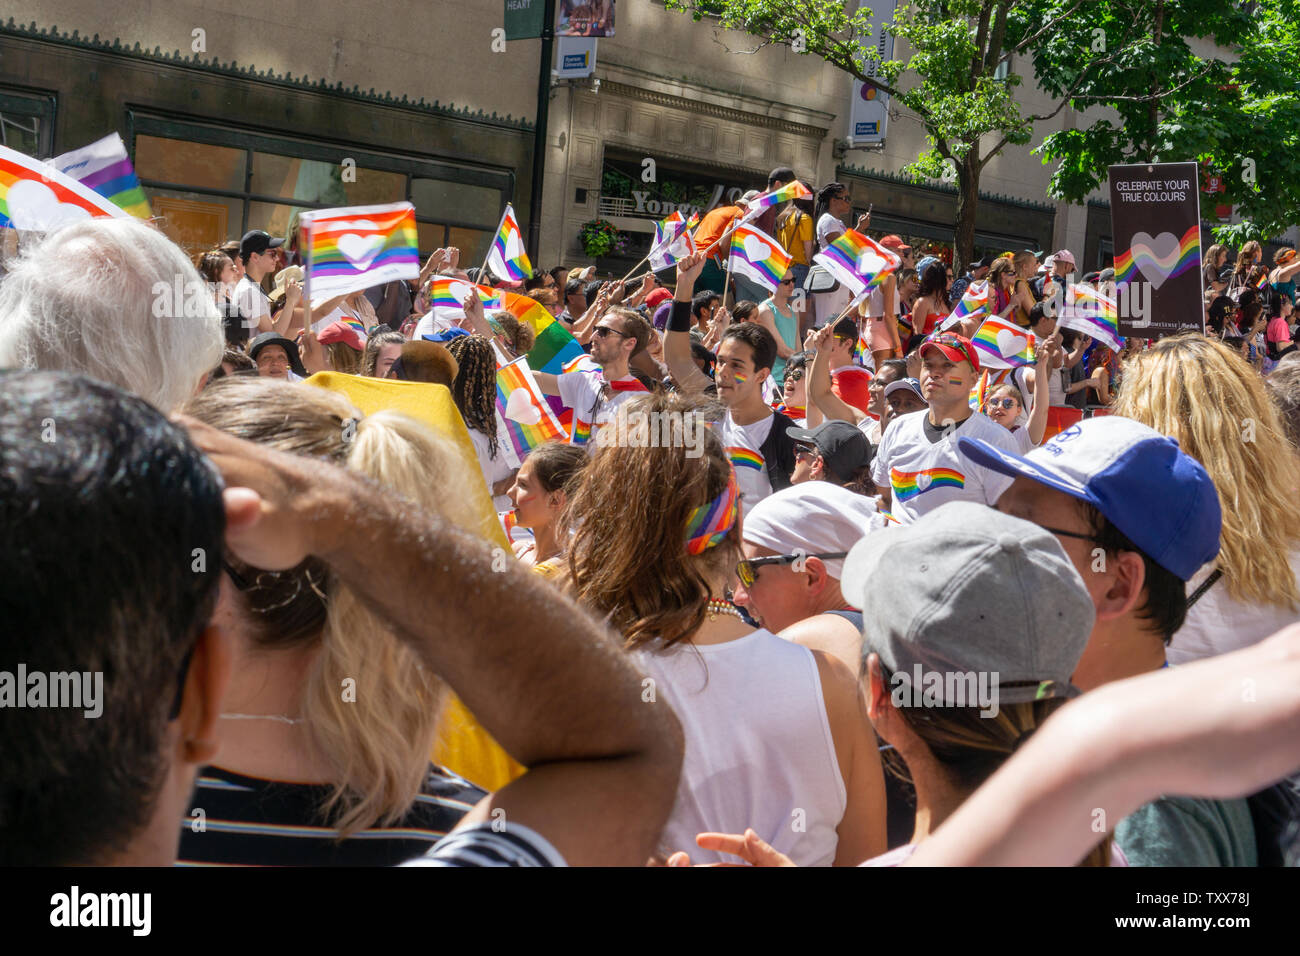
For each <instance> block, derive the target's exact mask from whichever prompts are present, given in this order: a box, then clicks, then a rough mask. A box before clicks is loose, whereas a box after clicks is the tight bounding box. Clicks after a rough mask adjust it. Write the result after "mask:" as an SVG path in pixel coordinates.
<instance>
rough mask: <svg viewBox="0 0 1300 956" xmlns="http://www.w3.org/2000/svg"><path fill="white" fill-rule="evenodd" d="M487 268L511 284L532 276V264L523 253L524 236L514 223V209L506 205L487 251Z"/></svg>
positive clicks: (526, 254) (525, 253) (516, 223)
mask: <svg viewBox="0 0 1300 956" xmlns="http://www.w3.org/2000/svg"><path fill="white" fill-rule="evenodd" d="M487 267H488V268H489V269H491V270H492V272H493V274H494V275H496V276H498V277H500V278H502V279H508V280H510V281H511V282H523V281H524V280H525V279H527V278H529V277H530V276H531V275H532V274H533V264H532V263H531V262H529V261H528V253H527V252H525V251H524V234H523V233H522V232H520V231H519V223H518V222H516V221H515V207H514V206H512V205H510V204H509V203H506V211H505V213H504V214H503V215H502V216H501V225H499V226H497V235H496V238H495V239H493V240H492V248H491V249H489V250H488V256H487Z"/></svg>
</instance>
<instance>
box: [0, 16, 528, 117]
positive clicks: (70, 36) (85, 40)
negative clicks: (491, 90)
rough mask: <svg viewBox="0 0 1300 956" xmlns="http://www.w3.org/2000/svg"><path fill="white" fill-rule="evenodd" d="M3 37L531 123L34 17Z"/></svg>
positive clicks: (7, 27) (426, 110)
mask: <svg viewBox="0 0 1300 956" xmlns="http://www.w3.org/2000/svg"><path fill="white" fill-rule="evenodd" d="M6 36H10V37H17V38H20V39H24V40H37V41H41V42H44V43H54V44H58V45H59V46H65V47H74V48H77V49H82V50H93V51H95V52H98V53H111V54H113V55H115V56H122V57H127V58H129V59H134V60H142V61H145V62H150V63H166V64H170V65H172V66H179V67H184V68H185V69H190V70H200V71H202V72H204V73H211V74H215V75H219V76H229V77H238V78H240V79H246V80H255V81H257V82H259V83H271V84H275V85H277V86H283V87H286V88H289V89H295V90H302V91H305V92H310V93H326V94H329V95H330V96H338V97H344V98H347V99H351V100H357V101H360V102H364V103H372V104H375V105H377V106H386V107H390V108H393V109H403V110H410V111H412V112H417V113H423V114H426V115H430V116H445V117H450V118H453V119H457V120H462V121H465V122H470V123H478V124H481V125H485V126H494V127H499V128H505V129H512V130H520V131H524V132H532V131H533V124H532V123H529V122H528V121H526V120H525V119H523V118H522V117H515V116H511V115H506V116H499V115H497V114H496V113H490V114H489V113H486V112H484V111H483V110H475V109H471V108H470V107H468V106H464V107H457V106H456V105H455V104H454V103H446V104H443V103H440V102H439V101H438V100H434V101H433V102H432V103H428V102H425V99H424V97H420V99H418V100H412V99H411V98H409V97H408V96H406V95H405V94H403V95H402V96H401V97H396V96H393V94H392V93H377V92H375V89H374V87H371V88H370V90H369V92H365V91H363V90H362V89H361V88H360V87H359V86H356V85H355V84H354V85H353V86H352V88H351V89H349V88H348V87H346V86H344V85H343V83H342V82H338V83H328V82H326V81H325V80H323V79H320V80H315V81H313V80H311V79H310V78H309V77H307V76H306V75H303V76H300V77H295V76H294V75H293V74H291V73H284V74H281V73H276V72H274V71H273V70H261V71H259V70H258V69H257V68H256V67H255V66H253V65H251V64H250V65H248V66H240V65H239V63H238V62H237V61H235V60H231V61H230V62H229V63H222V62H221V61H220V60H218V59H217V58H216V57H213V58H212V59H210V60H205V59H204V58H203V57H201V56H200V55H199V54H197V53H196V54H193V55H190V56H185V55H182V54H181V51H180V50H173V51H172V52H171V53H164V52H163V51H162V48H161V47H154V48H153V49H152V50H148V49H146V48H144V47H142V46H140V44H139V43H135V44H133V45H130V46H128V45H126V44H124V43H123V42H122V41H121V40H120V39H118V38H116V37H115V38H114V39H113V41H112V42H111V43H110V42H109V41H108V40H102V39H100V36H99V34H98V33H96V34H95V35H94V36H93V37H83V36H81V35H80V33H79V32H78V31H76V30H73V31H72V33H60V32H59V28H58V27H57V26H51V27H50V28H48V29H44V28H40V27H38V26H37V25H36V23H35V22H34V21H33V22H32V23H30V24H28V25H21V24H18V23H16V22H15V21H14V19H13V17H10V18H9V22H8V23H4V22H0V38H3V37H6Z"/></svg>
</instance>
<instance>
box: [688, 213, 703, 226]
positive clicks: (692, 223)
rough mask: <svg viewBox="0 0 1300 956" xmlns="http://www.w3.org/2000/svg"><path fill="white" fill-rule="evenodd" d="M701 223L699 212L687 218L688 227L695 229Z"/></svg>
mask: <svg viewBox="0 0 1300 956" xmlns="http://www.w3.org/2000/svg"><path fill="white" fill-rule="evenodd" d="M699 224H700V214H699V213H698V212H693V213H691V218H690V219H687V220H686V228H687V229H694V228H695V227H696V226H698V225H699Z"/></svg>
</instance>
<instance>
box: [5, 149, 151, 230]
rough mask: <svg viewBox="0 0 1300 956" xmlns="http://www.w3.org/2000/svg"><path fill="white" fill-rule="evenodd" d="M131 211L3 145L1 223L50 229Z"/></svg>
mask: <svg viewBox="0 0 1300 956" xmlns="http://www.w3.org/2000/svg"><path fill="white" fill-rule="evenodd" d="M104 216H111V217H114V218H126V216H127V213H126V212H125V211H124V210H123V209H122V207H121V206H118V205H117V204H116V203H113V202H110V201H109V200H108V199H106V198H105V197H103V196H101V195H100V194H99V193H97V192H95V191H94V190H93V189H90V188H88V187H86V186H84V185H82V184H81V183H79V182H77V180H75V179H73V178H72V177H71V176H65V175H64V174H63V173H61V172H59V171H58V170H57V169H55V168H54V167H53V166H49V165H46V164H45V163H42V162H38V161H37V160H35V159H32V158H31V157H30V156H25V155H24V154H22V153H20V152H18V151H17V150H14V149H9V148H8V147H7V146H0V226H9V227H10V228H13V229H22V230H28V231H31V232H47V231H49V230H51V229H54V228H56V227H58V226H62V225H65V224H67V223H72V222H77V221H79V220H82V219H98V218H101V217H104Z"/></svg>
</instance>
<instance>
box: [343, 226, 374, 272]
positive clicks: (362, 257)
mask: <svg viewBox="0 0 1300 956" xmlns="http://www.w3.org/2000/svg"><path fill="white" fill-rule="evenodd" d="M347 226H351V227H352V228H354V229H367V228H369V229H374V228H376V227H375V224H374V223H373V222H349V223H347V224H346V225H345V226H344V228H347ZM338 247H339V252H341V253H343V255H345V256H346V257H347V260H348V262H350V263H352V265H354V266H355V267H356V268H358V269H365V268H366V267H367V266H369V265H370V263H371V262H373V261H374V259H375V256H377V255H379V250H380V249H382V248H383V247H384V237H383V236H377V235H374V234H373V233H372V234H371V235H368V236H361V235H357V233H355V232H348V233H344V234H343V235H341V236H339V238H338Z"/></svg>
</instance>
